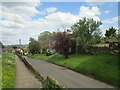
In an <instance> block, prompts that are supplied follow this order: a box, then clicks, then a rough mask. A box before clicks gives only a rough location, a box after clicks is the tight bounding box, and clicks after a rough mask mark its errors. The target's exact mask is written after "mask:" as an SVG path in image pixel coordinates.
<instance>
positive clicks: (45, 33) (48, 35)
mask: <svg viewBox="0 0 120 90" xmlns="http://www.w3.org/2000/svg"><path fill="white" fill-rule="evenodd" d="M50 36H51V33H50V32H49V31H45V32H43V33H41V34H40V35H39V37H38V40H39V41H40V40H46V39H47V38H49V37H50Z"/></svg>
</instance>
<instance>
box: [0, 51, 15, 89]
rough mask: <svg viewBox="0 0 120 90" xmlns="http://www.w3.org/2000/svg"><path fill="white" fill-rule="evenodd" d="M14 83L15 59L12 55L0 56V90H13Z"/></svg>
mask: <svg viewBox="0 0 120 90" xmlns="http://www.w3.org/2000/svg"><path fill="white" fill-rule="evenodd" d="M15 82H16V67H15V58H14V54H12V53H4V54H2V88H14V86H15Z"/></svg>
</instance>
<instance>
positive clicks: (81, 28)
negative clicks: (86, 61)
mask: <svg viewBox="0 0 120 90" xmlns="http://www.w3.org/2000/svg"><path fill="white" fill-rule="evenodd" d="M101 24H102V22H101V21H95V20H93V19H87V18H83V19H80V20H79V21H78V22H77V23H75V24H74V25H73V26H72V27H71V29H72V31H73V35H74V37H75V38H76V44H77V46H79V47H80V49H81V52H87V51H88V48H89V46H90V45H92V44H93V43H94V40H93V38H95V37H94V36H95V34H96V33H97V36H99V33H98V32H100V29H99V26H100V25H101Z"/></svg>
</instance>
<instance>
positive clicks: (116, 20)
mask: <svg viewBox="0 0 120 90" xmlns="http://www.w3.org/2000/svg"><path fill="white" fill-rule="evenodd" d="M118 21H120V16H116V17H113V18H110V19H106V20H103V21H102V22H103V23H107V24H113V23H116V22H118Z"/></svg>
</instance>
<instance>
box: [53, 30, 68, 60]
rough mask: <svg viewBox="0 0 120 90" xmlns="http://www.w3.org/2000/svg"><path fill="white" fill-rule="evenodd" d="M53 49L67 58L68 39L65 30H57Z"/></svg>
mask: <svg viewBox="0 0 120 90" xmlns="http://www.w3.org/2000/svg"><path fill="white" fill-rule="evenodd" d="M54 38H55V49H56V50H57V51H58V52H60V53H62V54H63V55H64V56H65V58H68V55H69V49H70V39H69V35H68V33H67V32H58V33H57V34H56V35H55V36H54Z"/></svg>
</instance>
